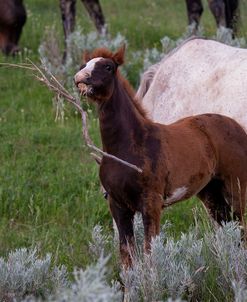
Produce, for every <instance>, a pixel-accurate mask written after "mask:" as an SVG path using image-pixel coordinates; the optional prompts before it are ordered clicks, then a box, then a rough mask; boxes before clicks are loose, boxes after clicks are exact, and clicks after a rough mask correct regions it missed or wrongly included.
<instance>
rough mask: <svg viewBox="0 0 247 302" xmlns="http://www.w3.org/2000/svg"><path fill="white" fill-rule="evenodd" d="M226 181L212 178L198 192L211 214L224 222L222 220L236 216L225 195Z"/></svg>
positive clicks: (216, 219) (215, 218)
mask: <svg viewBox="0 0 247 302" xmlns="http://www.w3.org/2000/svg"><path fill="white" fill-rule="evenodd" d="M223 188H224V183H223V181H222V180H218V179H212V180H211V181H210V182H209V183H208V184H207V185H206V186H205V187H204V188H203V189H202V190H201V191H200V192H199V193H198V194H197V196H198V197H199V198H200V199H201V201H202V202H203V204H204V205H205V207H206V208H207V210H208V213H209V214H210V216H211V217H212V218H213V219H214V220H215V221H217V223H218V224H222V221H225V222H227V221H230V220H232V219H233V218H234V217H233V215H232V208H231V206H230V205H229V204H228V202H227V201H226V199H225V197H224V192H223Z"/></svg>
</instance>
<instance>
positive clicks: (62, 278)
mask: <svg viewBox="0 0 247 302" xmlns="http://www.w3.org/2000/svg"><path fill="white" fill-rule="evenodd" d="M67 285H68V282H67V271H66V269H65V267H63V266H61V267H57V266H55V267H53V268H52V267H51V255H50V254H47V255H46V256H45V257H44V258H43V259H40V258H39V257H38V254H37V249H30V250H28V249H26V248H22V249H17V250H15V251H14V252H10V253H9V255H8V256H7V258H6V259H4V258H0V301H5V300H6V301H12V300H14V299H15V300H16V301H18V300H20V299H22V298H23V297H24V296H27V295H34V296H38V295H40V296H43V297H46V296H47V295H48V294H50V293H51V292H52V291H54V290H57V289H60V288H63V287H65V286H67Z"/></svg>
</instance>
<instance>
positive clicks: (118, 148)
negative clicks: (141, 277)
mask: <svg viewBox="0 0 247 302" xmlns="http://www.w3.org/2000/svg"><path fill="white" fill-rule="evenodd" d="M123 59H124V47H122V48H120V49H119V50H118V51H117V52H116V53H112V52H110V51H109V50H106V49H97V50H96V51H95V52H94V53H93V54H92V56H91V58H90V59H89V61H88V62H87V63H86V65H84V66H83V68H82V69H81V70H80V71H79V72H78V73H77V74H76V75H75V77H74V80H75V84H76V85H77V86H78V87H79V89H80V90H81V93H83V94H84V95H85V96H87V97H88V98H89V99H91V100H92V101H94V102H95V104H96V105H97V107H98V112H99V121H100V132H101V139H102V144H103V149H104V150H105V151H106V152H108V153H110V154H113V155H115V156H117V157H119V158H121V159H123V160H126V161H128V162H130V163H132V164H135V165H137V166H138V167H140V168H141V169H142V170H143V173H138V172H137V171H135V170H134V169H132V168H130V167H127V166H125V165H123V164H121V163H119V162H116V161H114V160H112V159H109V158H107V157H103V159H102V162H101V165H100V179H101V182H102V184H103V186H104V187H105V189H106V190H107V192H108V193H109V205H110V210H111V213H112V216H113V218H114V220H115V222H116V224H117V227H118V231H119V238H120V254H121V259H122V264H123V265H124V266H127V267H128V266H129V265H131V258H130V255H129V248H130V249H132V248H133V242H134V234H133V218H134V214H135V212H136V211H139V212H141V214H142V218H143V224H144V231H145V243H144V248H145V251H146V252H148V251H149V249H150V242H151V238H152V237H153V236H156V235H157V234H159V231H160V216H161V211H162V208H163V207H164V205H165V204H173V203H175V202H178V201H180V200H184V199H187V198H190V197H191V196H193V195H196V196H198V197H199V198H200V199H201V201H202V202H203V203H204V205H205V206H206V208H207V209H208V211H209V213H210V215H211V216H212V217H213V218H214V219H215V220H216V221H217V222H218V223H219V224H220V223H221V222H222V221H229V220H231V219H232V218H233V219H238V220H240V222H242V220H243V214H244V211H245V199H246V198H245V197H246V196H245V195H246V183H247V135H246V133H245V132H244V130H243V129H242V128H241V127H240V126H239V125H238V124H237V123H236V122H235V121H234V120H232V119H230V118H228V117H225V116H221V115H217V114H203V115H198V116H193V117H188V118H185V119H182V120H179V121H177V122H175V123H173V124H171V125H168V126H165V125H161V124H158V123H154V122H152V121H150V120H149V119H147V118H146V116H145V112H144V111H143V109H142V108H141V107H140V105H139V103H138V102H136V101H135V99H134V91H133V90H132V89H131V88H130V85H129V84H128V82H127V81H126V80H125V79H123V78H122V77H121V75H120V73H119V71H118V66H119V65H121V64H123Z"/></svg>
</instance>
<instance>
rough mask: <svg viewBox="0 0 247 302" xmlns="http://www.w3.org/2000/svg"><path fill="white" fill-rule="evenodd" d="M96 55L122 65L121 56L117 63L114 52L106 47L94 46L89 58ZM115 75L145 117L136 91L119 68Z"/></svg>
mask: <svg viewBox="0 0 247 302" xmlns="http://www.w3.org/2000/svg"><path fill="white" fill-rule="evenodd" d="M97 57H102V58H105V59H111V60H113V61H114V62H115V63H117V65H122V64H123V62H124V61H123V58H121V59H122V62H121V64H118V62H116V59H115V53H113V52H111V51H110V50H109V49H107V48H96V49H95V50H94V51H93V52H92V54H91V55H90V59H93V58H97ZM117 77H118V79H119V80H120V81H121V83H122V84H123V87H124V89H125V91H126V92H127V94H128V95H129V97H130V98H131V100H132V103H133V105H134V106H135V108H136V109H137V111H138V112H139V113H140V114H141V115H142V116H143V117H145V118H147V114H146V112H145V110H144V109H143V108H142V106H141V104H140V102H139V101H138V100H137V99H136V97H135V95H136V92H135V90H134V88H133V87H132V85H131V84H130V83H129V81H128V80H127V79H126V78H124V77H123V76H122V75H121V73H120V71H119V69H117Z"/></svg>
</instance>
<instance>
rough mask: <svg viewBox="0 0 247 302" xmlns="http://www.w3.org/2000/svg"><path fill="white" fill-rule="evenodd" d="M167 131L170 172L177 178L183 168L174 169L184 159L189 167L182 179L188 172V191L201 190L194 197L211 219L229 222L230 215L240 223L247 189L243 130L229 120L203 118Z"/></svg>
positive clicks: (246, 143) (246, 137)
mask: <svg viewBox="0 0 247 302" xmlns="http://www.w3.org/2000/svg"><path fill="white" fill-rule="evenodd" d="M161 127H162V125H161ZM165 127H166V126H165ZM166 129H168V133H169V141H170V138H171V139H172V140H171V141H170V142H171V143H170V145H169V147H168V149H169V153H170V154H172V160H171V162H172V165H173V169H171V170H174V171H176V174H177V175H178V174H179V171H181V169H182V167H181V166H182V165H180V166H177V167H174V165H176V162H180V161H179V159H177V158H179V157H184V160H185V161H187V162H188V164H187V166H186V164H185V168H184V171H183V173H181V177H184V175H186V174H187V175H188V174H189V173H188V171H190V173H191V174H190V178H191V179H190V182H191V190H193V188H194V187H197V188H200V186H201V189H200V190H198V189H197V190H198V191H197V192H196V191H195V192H193V193H194V194H196V195H198V197H199V198H200V199H201V200H202V201H203V202H204V204H205V205H206V207H207V208H208V209H209V211H210V213H212V212H213V213H214V214H213V216H214V218H215V219H216V220H217V221H218V222H219V223H220V222H221V221H222V220H224V221H228V220H231V219H232V218H233V217H232V214H231V212H232V211H233V213H234V215H235V218H238V219H240V220H242V217H243V213H244V211H245V204H246V200H245V199H246V196H245V195H246V186H247V134H246V133H245V131H244V130H243V128H242V127H241V126H240V125H239V124H238V123H237V122H235V121H234V120H233V119H231V118H229V117H226V116H222V115H218V114H202V115H197V116H192V117H188V118H185V119H182V120H179V121H178V122H176V123H173V124H171V125H169V126H168V127H166ZM166 137H167V134H166ZM175 154H177V158H176V157H174V155H175ZM175 156H176V155H175ZM193 169H194V171H195V172H194V174H193ZM191 171H192V172H191ZM198 171H200V172H198ZM193 175H195V177H193ZM176 177H177V176H176ZM199 178H200V179H199ZM183 181H184V180H182V181H181V183H182V182H183ZM198 184H201V185H198Z"/></svg>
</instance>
